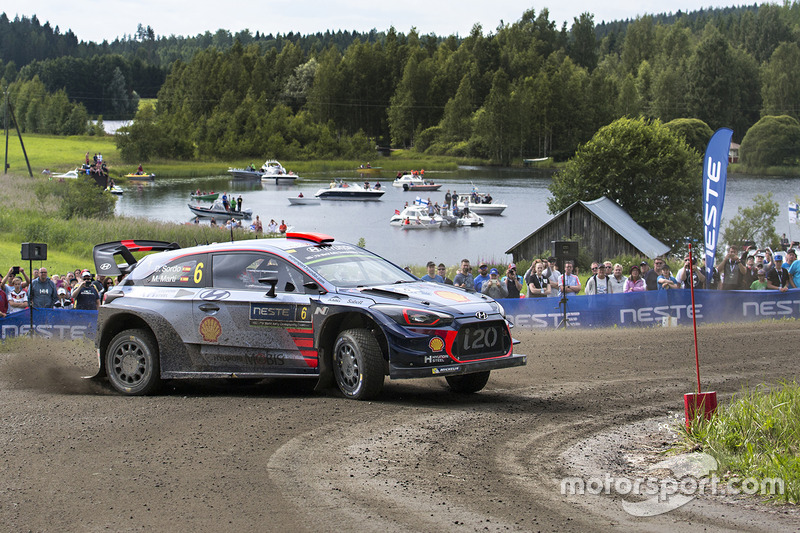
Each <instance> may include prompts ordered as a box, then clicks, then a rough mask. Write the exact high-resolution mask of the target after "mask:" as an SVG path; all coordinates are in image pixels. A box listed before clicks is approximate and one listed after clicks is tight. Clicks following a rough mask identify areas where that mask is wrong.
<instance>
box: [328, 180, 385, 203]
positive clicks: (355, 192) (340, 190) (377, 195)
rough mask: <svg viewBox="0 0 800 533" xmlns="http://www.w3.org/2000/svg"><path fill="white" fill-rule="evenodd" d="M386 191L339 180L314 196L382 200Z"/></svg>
mask: <svg viewBox="0 0 800 533" xmlns="http://www.w3.org/2000/svg"><path fill="white" fill-rule="evenodd" d="M384 192H386V191H384V190H383V189H379V190H376V189H365V188H364V187H362V186H361V185H356V184H349V183H345V182H344V181H337V182H334V183H331V184H330V186H329V187H328V188H327V189H320V190H318V191H317V194H315V195H314V196H316V197H317V198H319V199H321V200H380V199H381V196H383V193H384Z"/></svg>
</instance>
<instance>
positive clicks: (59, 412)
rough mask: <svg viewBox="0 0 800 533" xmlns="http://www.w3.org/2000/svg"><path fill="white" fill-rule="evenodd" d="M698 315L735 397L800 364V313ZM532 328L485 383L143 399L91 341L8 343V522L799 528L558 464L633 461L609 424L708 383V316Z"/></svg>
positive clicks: (671, 407) (1, 369) (2, 376)
mask: <svg viewBox="0 0 800 533" xmlns="http://www.w3.org/2000/svg"><path fill="white" fill-rule="evenodd" d="M699 333H700V357H701V365H702V367H701V372H702V378H703V382H704V383H705V384H707V385H708V387H709V388H713V389H715V390H717V391H718V393H719V395H720V399H721V400H724V399H725V398H727V397H728V396H729V395H730V394H731V393H733V392H737V391H738V390H740V389H741V388H742V387H743V386H746V385H756V384H758V383H761V382H767V383H775V382H777V381H778V380H780V379H784V378H788V379H793V378H796V376H797V355H796V352H797V346H798V341H800V329H799V328H798V326H797V323H796V322H794V321H786V322H774V323H760V324H752V325H750V324H748V325H727V326H703V328H702V329H701V330H700V332H699ZM515 336H516V337H517V338H519V339H520V340H521V341H522V342H521V344H520V345H519V346H518V348H517V351H518V352H520V353H526V354H528V355H529V359H528V365H527V366H526V367H523V368H517V369H509V370H504V371H498V372H494V373H493V374H492V378H491V380H490V381H489V385H488V386H487V388H486V389H485V390H484V391H483V392H481V393H479V394H476V395H472V396H459V395H454V394H451V393H449V392H448V391H447V390H446V388H445V385H444V382H443V381H438V380H413V381H396V382H390V381H387V384H386V388H385V389H384V393H383V395H382V396H381V398H380V400H379V401H373V402H354V401H349V400H344V399H342V398H341V397H339V396H338V395H337V394H336V393H335V392H334V391H328V392H327V393H315V392H312V391H309V390H299V391H298V390H297V389H296V388H295V385H296V382H292V381H288V382H287V381H283V382H263V383H261V384H258V385H251V386H237V387H234V388H233V389H231V388H225V387H223V386H220V385H212V384H209V383H197V382H193V383H179V384H171V385H170V386H168V387H166V391H165V392H164V393H163V394H162V395H160V396H156V397H146V398H124V397H120V396H118V395H116V394H114V393H112V392H111V391H110V389H109V388H108V387H105V386H101V385H97V384H94V383H92V382H88V381H86V380H81V379H80V378H79V376H80V375H82V374H86V373H89V372H90V371H91V369H92V364H93V357H94V355H93V352H92V347H91V346H89V345H87V346H76V345H74V344H69V345H68V346H69V349H67V350H65V349H64V348H63V346H64V345H61V344H55V345H52V344H51V345H44V346H43V345H37V346H36V347H34V348H32V349H26V350H25V351H30V352H32V353H17V354H14V355H7V354H0V408H1V409H2V411H1V412H2V416H1V418H0V476H2V477H0V479H2V480H3V481H2V483H0V523H2V524H4V525H5V528H6V530H9V531H28V530H32V531H100V530H111V531H129V530H151V531H179V530H180V531H185V530H189V531H192V530H193V531H221V530H223V529H224V530H231V531H235V530H241V531H322V530H328V531H330V530H341V531H354V530H365V531H376V530H380V531H437V530H438V531H445V530H447V531H517V530H519V531H527V530H534V531H538V530H542V531H556V530H558V531H587V530H589V531H591V530H608V529H617V530H624V531H628V530H650V531H659V530H663V531H667V530H668V531H675V530H682V529H688V530H701V529H704V530H712V531H714V530H765V531H766V530H769V531H776V530H787V531H790V530H795V531H796V530H798V529H800V514H798V512H797V509H793V508H788V509H787V508H775V507H772V506H758V505H741V504H739V505H731V504H730V503H728V502H726V501H720V500H715V499H712V498H698V499H697V500H694V501H692V502H690V503H689V504H687V505H686V506H684V507H681V508H680V509H678V510H675V511H672V512H669V513H667V514H664V515H660V516H656V517H652V518H637V517H633V516H630V515H628V514H627V513H625V512H624V511H623V509H622V507H621V505H620V503H621V502H620V498H619V497H618V496H615V495H609V496H594V497H589V496H586V497H585V498H576V497H565V496H562V495H561V493H560V489H559V480H560V479H561V478H563V477H564V476H568V475H576V473H575V471H574V466H573V463H572V461H571V459H572V458H573V457H571V456H572V455H576V456H577V455H581V454H582V455H584V456H588V457H584V458H583V459H586V461H589V462H590V463H591V462H592V460H594V459H597V464H599V465H601V466H600V467H603V468H604V467H606V466H607V467H608V468H612V467H613V468H617V469H618V468H623V467H624V466H625V465H624V464H623V465H620V464H613V465H612V464H608V463H611V462H615V461H616V462H619V457H617V458H616V459H614V458H613V457H612V458H610V459H609V458H605V459H604V458H602V457H600V458H597V457H594V453H595V451H596V450H594V448H593V446H592V445H591V442H593V441H592V440H591V437H592V436H593V435H595V434H598V433H601V432H604V431H608V430H611V429H613V428H616V427H618V426H623V425H625V424H629V423H633V422H636V421H640V420H645V419H650V418H653V417H663V416H665V415H668V414H669V413H682V412H683V404H682V401H683V400H682V397H683V394H684V393H685V392H692V391H693V387H694V382H695V370H694V349H693V345H692V332H691V329H688V328H663V329H662V328H655V329H646V330H645V329H633V330H601V331H588V330H570V331H568V332H566V333H565V332H563V331H550V332H544V333H535V334H534V333H530V332H524V331H519V330H515ZM625 431H626V432H629V433H631V432H632V433H633V434H631V435H628V436H629V437H631V438H632V439H628V440H629V442H636V441H638V440H640V439H641V440H642V442H643V443H644V437H643V436H642V435H638V434H635V433H636V430H625ZM623 437H624V435H623ZM585 439H590V440H589V441H585ZM623 440H624V439H623ZM587 442H588V444H587ZM624 444H625V443H623V442H621V445H624ZM576 445H578V446H576ZM643 445H644V444H643ZM584 446H585V448H584ZM567 450H570V451H569V452H568V453H567V454H566V455H565V453H566V451H567ZM576 450H579V451H576ZM611 455H613V454H611ZM576 458H577V459H580V457H576ZM586 461H584V462H586ZM603 461H606V464H604V463H603Z"/></svg>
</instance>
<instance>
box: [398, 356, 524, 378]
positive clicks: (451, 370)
mask: <svg viewBox="0 0 800 533" xmlns="http://www.w3.org/2000/svg"><path fill="white" fill-rule="evenodd" d="M527 362H528V356H527V355H521V354H512V355H509V356H508V357H501V358H497V359H490V360H487V361H469V362H465V363H457V362H455V361H450V362H448V363H442V364H440V365H436V366H419V367H416V368H409V367H408V366H402V367H400V366H396V365H394V364H389V377H390V378H391V379H409V378H427V377H436V376H457V375H460V374H474V373H476V372H485V371H487V370H499V369H501V368H511V367H513V366H525V364H526V363H527Z"/></svg>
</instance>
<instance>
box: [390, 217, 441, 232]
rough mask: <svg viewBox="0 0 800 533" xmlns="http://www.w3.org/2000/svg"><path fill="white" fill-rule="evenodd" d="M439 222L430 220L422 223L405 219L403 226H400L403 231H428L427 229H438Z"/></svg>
mask: <svg viewBox="0 0 800 533" xmlns="http://www.w3.org/2000/svg"><path fill="white" fill-rule="evenodd" d="M441 225H442V223H441V222H436V221H435V220H431V221H429V222H422V221H421V220H411V219H408V218H407V219H405V221H403V224H402V225H401V226H400V227H401V228H402V229H404V230H414V231H416V230H428V229H439V227H441Z"/></svg>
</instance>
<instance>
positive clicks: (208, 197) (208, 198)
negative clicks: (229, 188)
mask: <svg viewBox="0 0 800 533" xmlns="http://www.w3.org/2000/svg"><path fill="white" fill-rule="evenodd" d="M217 198H219V193H218V192H211V193H208V194H192V200H198V201H203V202H213V201H214V200H216V199H217Z"/></svg>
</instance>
